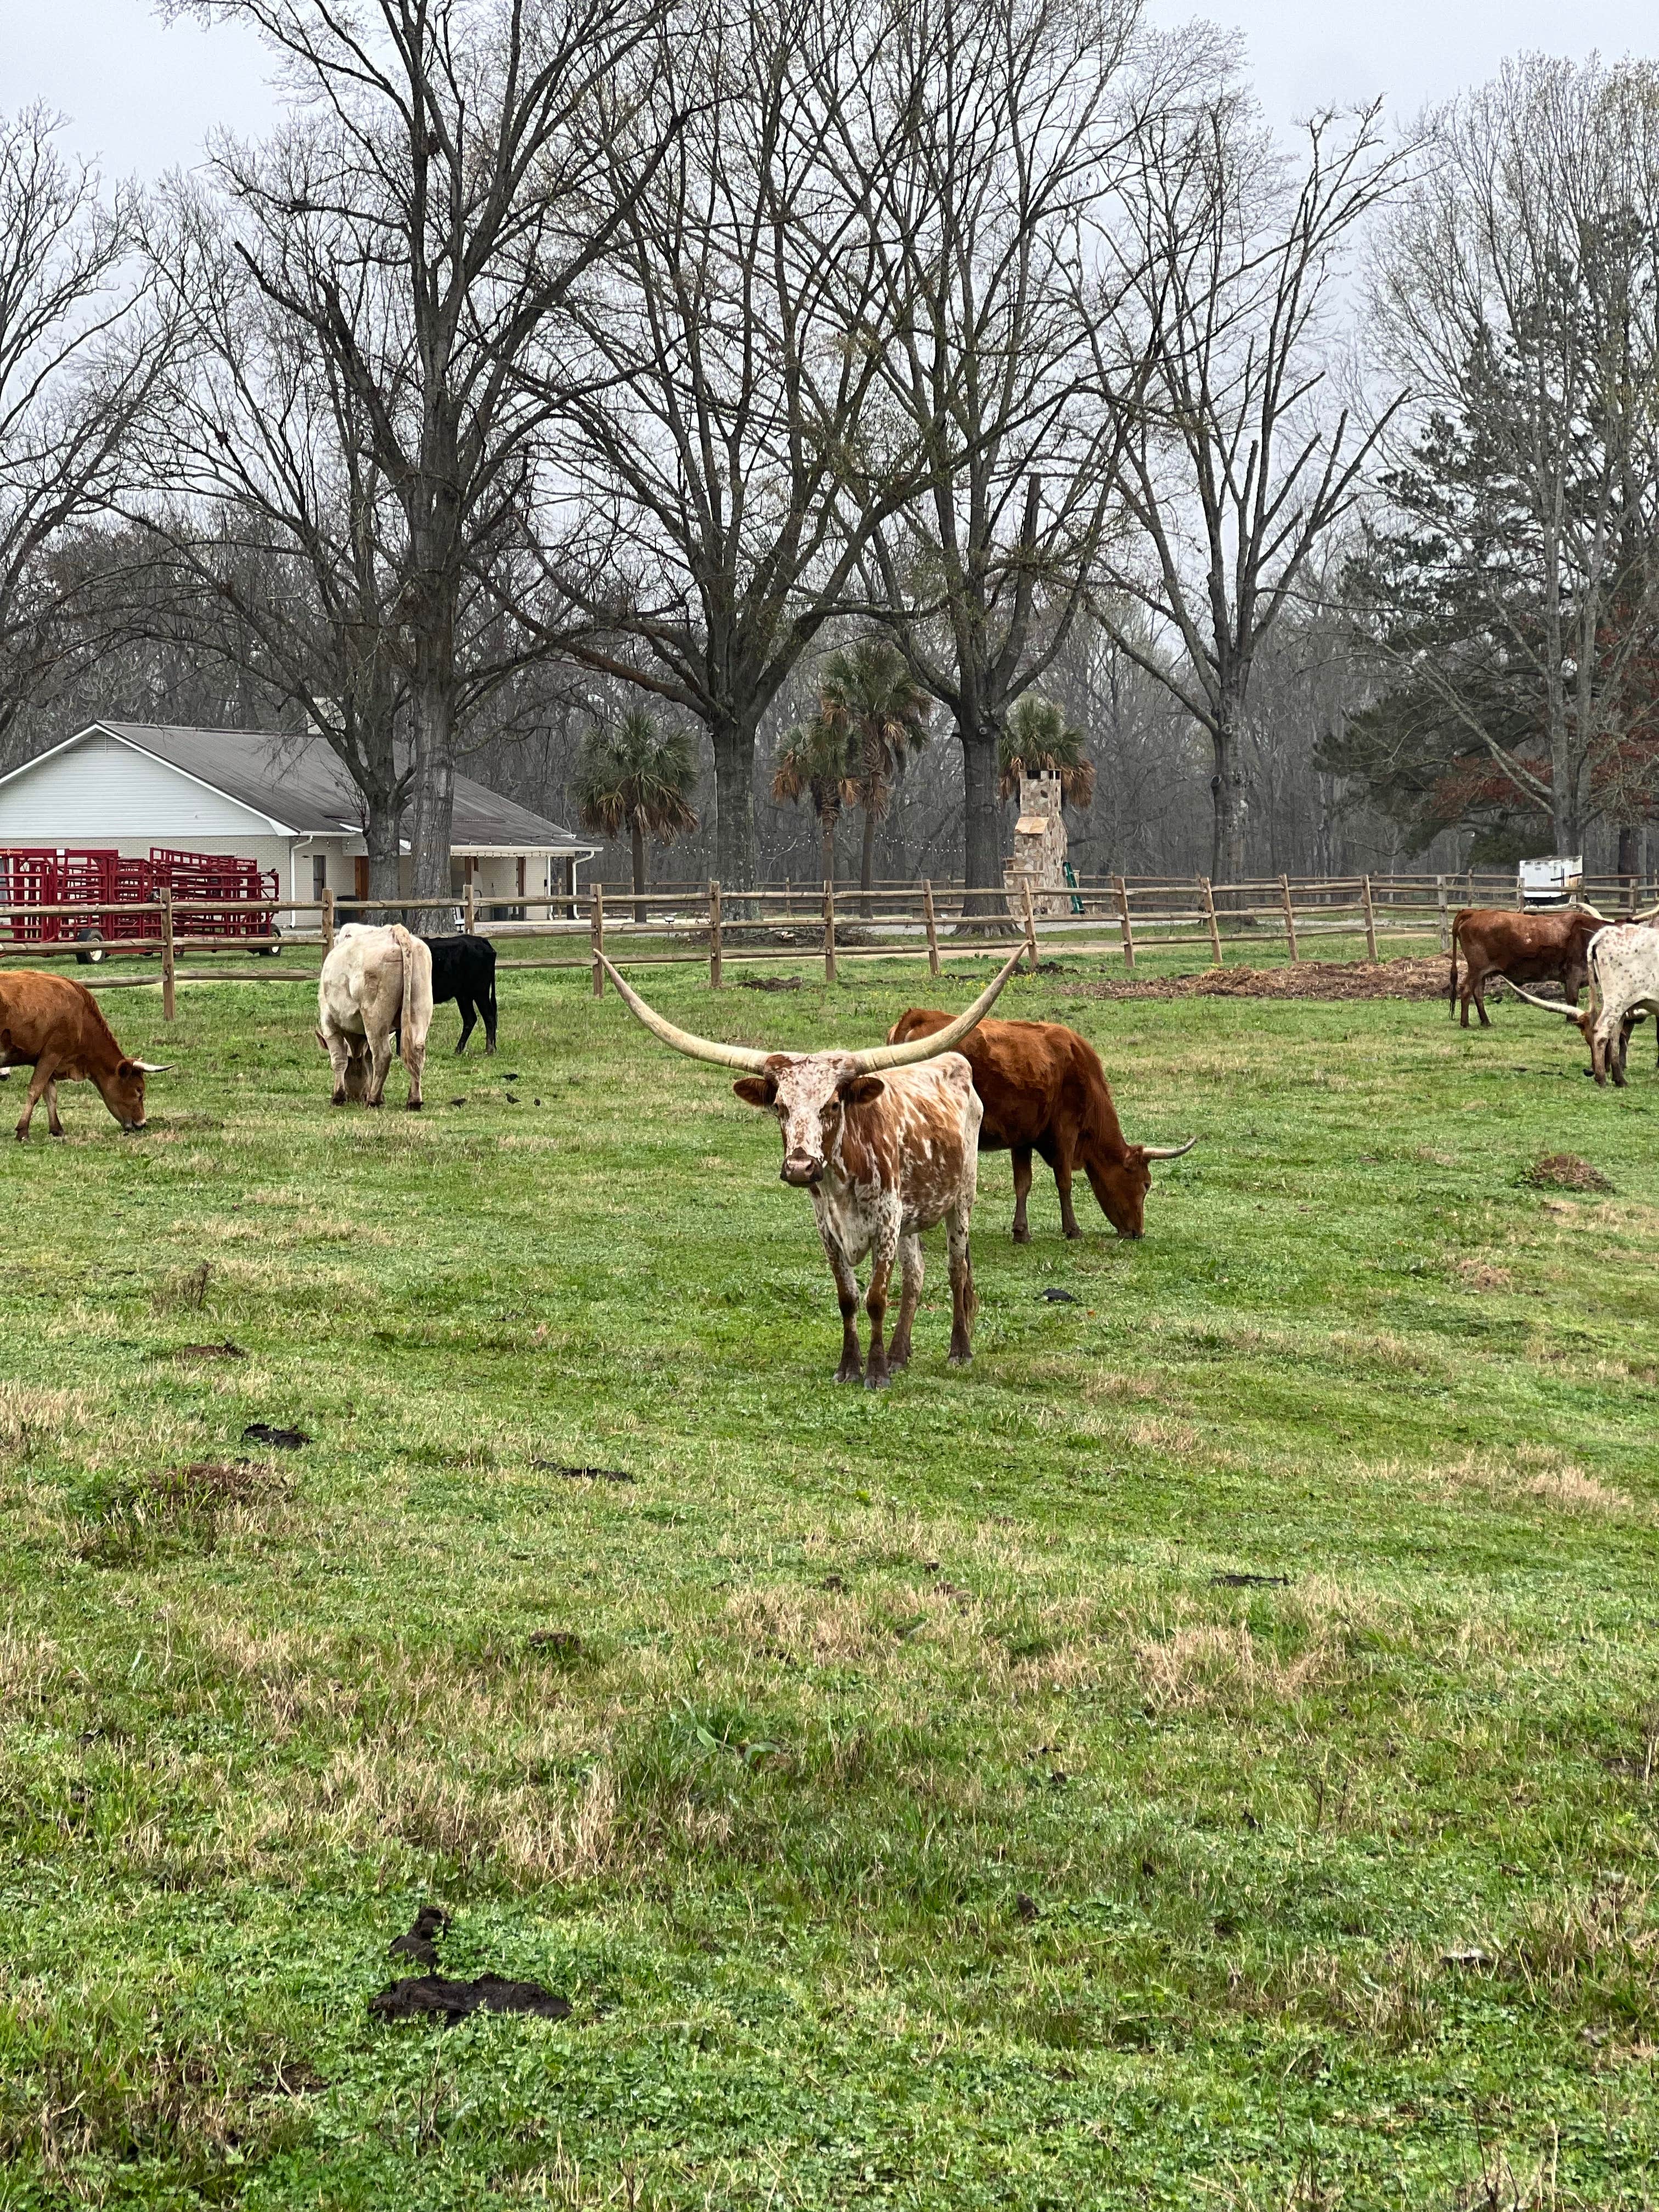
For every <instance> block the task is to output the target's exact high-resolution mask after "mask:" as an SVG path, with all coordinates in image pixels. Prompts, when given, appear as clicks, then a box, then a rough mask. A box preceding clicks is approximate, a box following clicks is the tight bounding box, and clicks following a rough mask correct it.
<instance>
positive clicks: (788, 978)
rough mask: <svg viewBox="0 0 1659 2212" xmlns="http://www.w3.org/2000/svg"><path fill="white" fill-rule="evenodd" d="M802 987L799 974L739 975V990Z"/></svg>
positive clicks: (773, 989) (771, 989) (797, 988)
mask: <svg viewBox="0 0 1659 2212" xmlns="http://www.w3.org/2000/svg"><path fill="white" fill-rule="evenodd" d="M803 987H804V986H803V979H802V978H801V977H800V976H799V975H739V976H738V990H740V991H799V990H800V989H802V988H803Z"/></svg>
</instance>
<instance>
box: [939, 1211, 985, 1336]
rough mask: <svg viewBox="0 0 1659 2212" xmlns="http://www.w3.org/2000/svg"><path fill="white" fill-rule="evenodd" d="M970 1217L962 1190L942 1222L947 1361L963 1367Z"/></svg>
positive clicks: (972, 1306) (970, 1288)
mask: <svg viewBox="0 0 1659 2212" xmlns="http://www.w3.org/2000/svg"><path fill="white" fill-rule="evenodd" d="M973 1218H974V1198H973V1193H972V1191H971V1190H969V1191H968V1192H966V1193H965V1194H963V1196H962V1197H961V1198H959V1199H958V1200H957V1202H956V1204H955V1205H954V1206H952V1207H951V1212H950V1213H949V1215H948V1216H947V1217H946V1220H945V1239H946V1242H947V1243H948V1244H949V1246H950V1250H951V1366H952V1367H965V1366H966V1365H967V1364H968V1363H969V1360H970V1359H971V1358H973V1356H974V1314H975V1310H976V1308H977V1306H978V1304H979V1301H978V1299H977V1298H976V1297H975V1296H974V1261H973V1255H972V1253H971V1252H970V1251H969V1247H968V1230H969V1224H970V1222H971V1221H972V1220H973Z"/></svg>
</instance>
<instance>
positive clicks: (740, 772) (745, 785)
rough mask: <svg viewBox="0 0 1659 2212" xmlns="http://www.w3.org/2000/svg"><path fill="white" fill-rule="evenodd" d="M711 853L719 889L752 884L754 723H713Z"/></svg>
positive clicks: (723, 889) (753, 850)
mask: <svg viewBox="0 0 1659 2212" xmlns="http://www.w3.org/2000/svg"><path fill="white" fill-rule="evenodd" d="M708 735H709V739H710V742H711V743H712V744H713V746H714V853H715V864H716V866H717V867H718V869H719V871H720V890H721V893H722V895H724V894H725V893H726V892H727V891H746V890H752V889H753V888H754V883H755V725H754V723H753V722H752V721H747V722H745V721H738V720H731V721H723V722H715V723H714V724H713V725H712V726H710V728H709V732H708Z"/></svg>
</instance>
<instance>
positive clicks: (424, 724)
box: [410, 671, 455, 929]
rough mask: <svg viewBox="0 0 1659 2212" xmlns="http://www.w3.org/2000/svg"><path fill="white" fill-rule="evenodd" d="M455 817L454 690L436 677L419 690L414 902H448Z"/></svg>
mask: <svg viewBox="0 0 1659 2212" xmlns="http://www.w3.org/2000/svg"><path fill="white" fill-rule="evenodd" d="M454 816H455V690H454V684H453V679H452V678H450V676H449V675H448V673H447V671H435V672H434V673H433V674H431V675H430V676H428V678H426V679H425V681H424V682H422V683H421V684H419V685H418V688H417V689H416V695H415V811H414V820H413V823H412V825H411V829H410V844H411V845H412V846H413V848H414V862H415V867H414V874H415V889H414V896H415V897H416V898H447V896H449V893H450V881H449V857H450V855H449V848H450V838H451V830H452V827H453V822H454ZM420 919H421V926H422V928H423V929H435V928H436V927H437V926H438V924H439V923H440V922H441V921H442V919H443V917H442V915H441V914H435V913H433V912H432V911H431V910H430V909H428V912H427V913H426V914H425V915H422V916H421V917H420Z"/></svg>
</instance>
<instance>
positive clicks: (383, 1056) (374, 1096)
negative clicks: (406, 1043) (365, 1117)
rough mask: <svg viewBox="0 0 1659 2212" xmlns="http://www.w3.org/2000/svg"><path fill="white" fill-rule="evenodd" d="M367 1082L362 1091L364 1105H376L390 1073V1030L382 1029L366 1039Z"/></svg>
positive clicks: (382, 1095)
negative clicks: (367, 1057)
mask: <svg viewBox="0 0 1659 2212" xmlns="http://www.w3.org/2000/svg"><path fill="white" fill-rule="evenodd" d="M368 1050H369V1070H368V1085H367V1086H366V1088H365V1089H364V1091H363V1103H364V1105H365V1106H378V1105H379V1104H380V1102H381V1100H382V1098H383V1097H384V1095H385V1092H386V1077H387V1076H388V1075H390V1073H392V1031H391V1030H390V1029H385V1030H381V1032H380V1036H371V1037H370V1038H369V1040H368Z"/></svg>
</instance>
